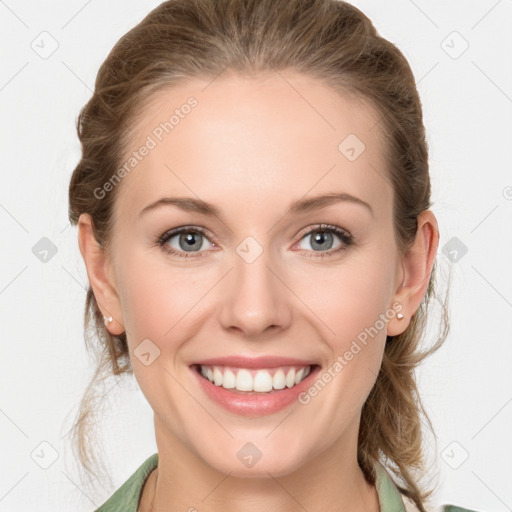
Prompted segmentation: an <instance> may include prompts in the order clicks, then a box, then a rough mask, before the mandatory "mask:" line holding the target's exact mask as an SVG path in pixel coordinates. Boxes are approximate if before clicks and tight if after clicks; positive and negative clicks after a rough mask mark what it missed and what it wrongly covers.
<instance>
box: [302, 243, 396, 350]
mask: <svg viewBox="0 0 512 512" xmlns="http://www.w3.org/2000/svg"><path fill="white" fill-rule="evenodd" d="M366 254H370V251H368V252H367V253H366ZM393 265H394V263H393V261H392V259H391V258H376V257H375V256H372V255H371V254H370V256H369V257H367V256H366V255H365V254H360V255H355V256H354V257H351V258H350V260H348V259H347V261H346V262H341V263H340V264H339V265H336V266H334V265H333V266H329V268H320V267H318V268H315V269H311V270H310V271H309V272H308V277H307V279H304V277H302V278H301V277H299V275H297V276H296V278H295V280H294V282H296V283H298V288H297V294H298V295H299V296H300V297H301V298H302V299H303V301H304V303H305V304H306V306H307V307H308V308H310V310H311V311H312V312H313V313H314V314H315V316H316V317H317V320H316V322H315V323H316V324H318V323H319V321H320V323H321V324H323V325H324V328H323V329H324V332H325V333H326V339H328V340H331V345H332V348H333V350H334V351H336V353H339V352H340V351H345V350H346V346H347V344H348V345H350V342H351V340H353V339H355V338H357V336H358V335H359V334H360V333H362V332H365V329H370V328H371V327H373V326H375V325H376V328H377V329H378V330H379V331H382V332H383V335H384V337H385V334H386V328H385V325H384V326H383V325H382V321H378V320H379V318H380V315H381V314H383V313H385V312H386V311H387V310H388V309H389V307H390V300H391V298H392V283H393V277H394V274H393V269H394V267H393Z"/></svg>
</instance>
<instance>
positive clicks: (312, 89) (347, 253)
mask: <svg viewBox="0 0 512 512" xmlns="http://www.w3.org/2000/svg"><path fill="white" fill-rule="evenodd" d="M285 78H286V79H285ZM292 85H293V88H292ZM190 97H193V98H194V100H189V98H190ZM187 104H188V105H189V107H185V105H187ZM175 111H177V112H175ZM173 113H175V114H176V115H175V117H174V119H172V120H171V121H170V122H169V119H170V117H171V115H172V114H173ZM165 122H168V124H167V125H166V124H165ZM161 123H162V124H161ZM379 127H380V125H379V124H378V116H377V114H376V113H375V112H374V111H373V110H372V109H371V108H370V106H369V105H367V104H366V103H364V102H363V101H361V100H356V99H354V98H349V97H342V96H340V95H339V94H337V93H336V92H335V91H333V90H331V89H330V88H329V87H328V86H326V85H324V84H322V83H321V82H319V81H316V80H315V79H313V78H309V77H306V76H302V75H299V74H292V73H288V74H282V75H281V76H280V75H275V74H273V75H265V76H263V75H262V76H259V77H256V78H255V77H251V78H248V77H240V76H236V75H234V74H229V75H228V74H224V75H222V76H221V77H218V78H217V79H216V80H214V81H213V82H211V83H208V82H206V81H201V80H196V81H188V82H187V83H186V84H185V83H184V84H183V85H180V86H179V87H175V88H173V89H169V90H167V91H161V92H159V93H158V94H157V95H155V96H154V97H153V98H152V101H151V103H150V104H149V105H148V106H147V107H146V108H145V109H144V113H143V115H141V116H140V117H139V118H138V119H137V120H136V122H135V123H134V125H133V129H134V132H133V137H132V140H131V144H130V150H129V151H128V152H127V154H126V155H125V156H126V160H127V161H128V158H130V156H133V153H132V152H133V151H137V152H138V156H136V157H135V158H136V164H135V165H133V167H132V168H131V170H130V171H129V172H126V175H125V176H124V177H123V179H122V181H121V183H119V184H118V185H116V186H117V187H119V189H118V190H117V192H118V196H117V199H116V203H115V211H114V224H113V225H114V236H113V239H112V242H113V243H112V249H111V253H110V259H109V269H110V273H111V276H112V282H113V283H114V285H115V288H116V292H117V296H118V306H112V309H114V310H115V308H116V307H118V308H119V309H118V312H117V310H116V313H115V315H114V316H115V318H116V321H118V323H119V324H120V325H122V329H121V331H122V330H126V332H127V336H128V344H129V349H130V357H131V360H132V365H133V369H134V374H135V377H136V379H137V381H138V383H139V385H140V387H141V390H142V392H143V393H144V395H145V396H146V398H147V400H148V402H149V404H150V405H151V407H152V408H153V410H154V413H155V426H156V430H157V431H156V435H157V441H161V442H162V443H166V444H167V446H169V447H173V448H176V450H177V447H178V446H179V447H180V449H181V452H180V453H187V454H189V456H190V457H193V458H194V459H195V460H197V461H200V462H201V463H205V464H207V465H208V466H210V467H212V468H215V469H217V470H219V471H223V472H231V473H232V474H233V475H241V476H244V475H245V476H248V475H250V476H257V475H266V474H267V472H271V473H272V474H273V475H276V476H278V475H285V474H288V473H291V472H293V471H294V470H297V469H298V468H300V467H301V466H303V465H305V464H307V463H311V464H313V463H314V461H318V460H320V458H321V456H322V454H325V453H335V452H337V451H338V452H340V453H346V450H351V453H352V454H355V450H356V446H357V432H358V426H359V419H360V415H361V408H362V406H363V403H364V401H365V399H366V397H367V396H368V394H369V392H370V390H371V388H372V386H373V384H374V382H375V379H376V376H377V374H378V371H379V367H380V364H381V360H382V355H383V350H384V346H385V341H386V334H388V333H390V325H395V323H396V318H395V316H396V311H395V310H394V309H393V303H394V302H395V299H396V297H395V291H396V289H397V288H398V285H399V283H400V281H401V279H402V277H403V275H402V273H401V266H400V258H399V255H398V253H397V246H396V239H395V235H394V229H393V222H392V207H393V190H392V188H391V187H390V185H389V183H388V181H387V179H386V178H387V170H386V169H385V162H384V157H383V155H384V144H383V141H382V140H381V136H380V132H379ZM347 137H348V138H347ZM362 144H364V146H363V145H362ZM144 145H145V146H146V148H148V149H147V151H144V150H140V148H141V147H142V146H144ZM143 153H144V155H142V154H143ZM134 162H135V161H132V164H133V163H134ZM127 168H128V167H127ZM107 193H108V192H107ZM322 196H327V197H328V199H325V197H324V199H323V200H320V199H318V198H320V197H322ZM336 196H337V197H336ZM165 198H167V199H168V200H166V201H161V202H159V203H157V204H156V205H155V202H157V201H159V200H161V199H165ZM176 199H180V200H182V203H181V206H180V203H179V202H178V201H176ZM185 199H187V201H185ZM205 203H207V205H206V206H205ZM212 212H214V213H212ZM116 315H117V316H116ZM386 315H387V316H386ZM383 318H384V320H388V321H387V322H386V321H383ZM364 333H366V335H365V334H364ZM369 333H370V334H369ZM390 334H391V333H390ZM393 334H394V333H393ZM363 340H365V341H363ZM336 362H338V364H336ZM201 363H203V365H202V371H203V373H204V374H205V375H206V377H204V376H202V375H201V366H200V365H201ZM215 367H217V368H215ZM293 369H294V370H295V371H296V373H295V375H293V374H292V373H291V371H292V370H293ZM265 370H266V371H265ZM301 370H304V371H302V372H301ZM209 373H210V378H212V379H213V380H214V382H213V383H211V382H209V380H208V374H209ZM290 375H292V376H290ZM295 382H299V383H298V384H297V385H293V384H294V383H295ZM283 383H284V388H283ZM251 385H252V386H254V385H256V388H257V389H258V391H252V392H249V391H248V389H250V386H251ZM233 386H236V387H235V388H234V389H233ZM269 386H275V387H276V388H281V389H274V388H272V389H273V391H268V389H269ZM288 386H292V387H288ZM237 388H240V389H237ZM252 389H253V388H252ZM244 390H245V391H244ZM315 390H316V391H315ZM247 443H251V444H247ZM176 453H177V452H176ZM259 456H261V459H260V460H258V461H257V463H256V464H254V467H250V464H251V463H250V462H248V461H249V460H250V457H253V458H254V457H256V459H257V458H258V457H259ZM251 460H252V459H251Z"/></svg>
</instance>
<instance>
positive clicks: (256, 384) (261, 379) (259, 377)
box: [253, 370, 272, 392]
mask: <svg viewBox="0 0 512 512" xmlns="http://www.w3.org/2000/svg"><path fill="white" fill-rule="evenodd" d="M253 390H254V391H262V392H263V391H271V390H272V375H270V373H268V372H265V371H261V370H260V371H258V373H257V374H256V376H255V377H254V381H253Z"/></svg>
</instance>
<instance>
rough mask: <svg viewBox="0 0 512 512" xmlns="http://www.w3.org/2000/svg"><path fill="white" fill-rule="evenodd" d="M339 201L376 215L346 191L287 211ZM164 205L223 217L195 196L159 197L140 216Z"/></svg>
mask: <svg viewBox="0 0 512 512" xmlns="http://www.w3.org/2000/svg"><path fill="white" fill-rule="evenodd" d="M338 202H349V203H353V204H358V205H361V206H364V207H365V208H366V209H368V210H369V212H370V213H371V215H372V217H373V215H374V214H373V210H372V207H371V206H370V205H369V204H368V203H367V202H366V201H363V200H362V199H359V198H358V197H355V196H352V195H350V194H347V193H345V192H343V193H329V194H322V195H319V196H314V197H310V198H307V199H299V200H298V201H295V202H294V203H292V204H291V206H290V208H289V209H288V212H287V213H289V214H292V215H293V214H299V213H307V212H310V211H312V210H316V209H319V208H325V207H327V206H330V205H331V204H334V203H338ZM162 206H176V207H178V208H180V209H182V210H185V211H188V212H196V213H201V214H203V215H207V216H211V217H219V218H222V217H221V212H220V210H219V209H218V208H217V207H216V206H214V205H213V204H210V203H207V202H205V201H203V200H201V199H195V198H193V197H162V198H161V199H158V200H157V201H154V202H153V203H150V204H148V205H147V206H145V207H144V208H143V209H142V210H141V211H140V212H139V218H140V217H141V216H142V215H144V214H146V213H147V212H149V211H151V210H154V209H155V208H159V207H162Z"/></svg>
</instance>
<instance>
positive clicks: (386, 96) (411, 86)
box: [69, 0, 449, 511]
mask: <svg viewBox="0 0 512 512" xmlns="http://www.w3.org/2000/svg"><path fill="white" fill-rule="evenodd" d="M226 69H230V70H233V71H235V72H237V73H240V74H243V73H245V74H250V73H262V72H266V71H272V70H283V69H292V70H295V71H298V72H300V73H303V74H305V75H308V76H310V77H313V78H317V79H320V80H322V81H324V83H327V84H328V85H330V86H332V87H333V88H334V89H335V90H337V91H339V92H340V94H350V95H354V96H355V97H359V98H363V99H365V100H367V101H369V102H370V103H371V104H372V105H373V107H374V108H375V110H376V111H377V112H378V114H379V116H380V121H379V128H380V130H381V133H382V135H383V136H384V137H385V140H386V155H385V156H386V162H387V168H388V169H387V174H388V176H389V181H390V183H391V184H392V186H393V189H394V214H393V215H394V225H395V233H396V240H397V244H398V247H399V250H400V251H401V253H402V254H403V253H404V252H405V251H406V250H407V248H408V247H410V245H411V243H412V242H413V240H414V238H415V235H416V231H417V217H418V215H419V214H420V213H421V212H422V211H424V210H426V209H429V208H430V207H431V200H430V178H429V171H428V149H427V143H426V140H425V129H424V126H423V120H422V107H421V103H420V99H419V96H418V92H417V90H416V85H415V81H414V76H413V73H412V71H411V69H410V67H409V64H408V62H407V60H406V59H405V57H404V56H403V55H402V53H401V52H400V51H399V50H398V48H397V47H396V46H394V45H393V44H392V43H390V42H389V41H387V40H386V39H384V38H382V37H380V36H379V35H378V34H377V31H376V30H375V28H374V26H373V25H372V23H371V21H370V20H369V19H368V18H367V17H366V16H365V15H364V14H363V13H362V12H361V11H359V10H358V9H357V8H355V7H353V6H351V5H350V4H348V3H346V2H341V1H337V0H169V1H167V2H164V3H162V4H161V5H159V6H158V7H157V8H155V9H154V10H153V11H151V12H150V13H149V14H148V15H147V16H146V17H145V18H144V19H143V20H142V21H141V22H140V23H139V24H138V25H137V26H135V27H134V28H133V29H132V30H130V31H129V32H128V33H127V34H125V35H124V36H123V37H122V38H121V39H120V40H119V41H118V42H117V44H116V45H115V46H114V48H113V49H112V51H111V52H110V54H109V55H108V57H107V59H106V60H105V62H104V63H103V64H102V66H101V68H100V70H99V72H98V75H97V79H96V83H95V89H94V93H93V96H92V98H91V99H90V100H89V102H88V103H87V104H86V105H85V106H84V108H83V109H82V110H81V112H80V115H79V117H78V121H77V132H78V137H79V139H80V141H81V144H82V157H81V160H80V161H79V163H78V165H77V166H76V168H75V170H74V172H73V176H72V178H71V182H70V186H69V219H70V221H71V223H72V224H75V225H76V224H77V221H78V218H79V216H80V214H81V213H89V214H90V215H91V217H92V219H93V225H94V234H95V237H96V239H97V241H98V242H99V243H100V244H101V245H102V246H103V247H105V248H108V243H109V241H110V240H111V233H112V224H111V222H112V208H113V205H114V202H115V198H116V195H117V193H118V192H119V186H118V187H115V188H114V189H113V190H112V191H111V192H109V193H108V194H107V195H106V196H105V197H102V198H101V199H98V198H97V197H96V196H95V194H94V191H95V189H97V188H101V187H102V186H103V185H104V184H105V182H106V181H107V180H108V179H109V178H110V177H111V176H113V175H114V174H115V172H116V170H117V169H118V168H119V166H120V165H121V162H122V155H123V152H124V151H125V149H126V147H127V144H128V141H129V137H130V130H129V129H128V128H127V127H128V125H129V123H128V121H129V120H130V126H133V125H134V124H135V123H134V122H133V121H134V120H136V118H137V115H139V114H140V113H141V112H142V106H143V105H144V104H145V102H146V101H148V99H150V98H151V95H152V94H153V93H154V92H156V91H159V90H161V89H163V88H169V87H172V85H174V84H177V83H178V82H182V81H186V80H187V79H188V78H192V77H194V78H209V79H212V78H214V77H216V76H217V75H219V74H220V73H221V72H222V71H224V70H226ZM436 269H437V262H436V264H435V265H434V268H433V271H432V274H431V276H430V281H429V284H428V288H427V292H426V294H425V297H424V298H423V301H422V303H421V305H420V307H419V308H418V310H417V311H416V312H415V314H414V315H413V317H412V319H411V322H410V325H409V326H408V328H407V329H406V330H405V332H403V333H402V334H400V335H398V336H394V337H390V336H388V339H387V343H386V348H385V352H384V358H383V362H382V366H381V369H380V372H379V375H378V376H377V380H376V383H375V385H374V387H373V389H372V391H371V392H370V394H369V396H368V398H367V400H366V402H365V404H364V406H363V409H362V416H361V424H360V432H359V446H358V461H359V464H360V466H361V468H362V470H363V471H364V474H365V476H366V478H367V479H368V481H369V482H370V483H372V484H373V483H374V482H375V473H374V463H375V461H377V460H381V461H382V462H384V463H385V464H387V466H388V467H389V469H391V470H392V471H393V473H394V474H395V475H396V477H397V478H398V479H399V480H400V486H401V489H402V491H403V492H404V493H405V494H407V495H408V496H409V497H410V498H411V499H412V500H414V502H415V503H416V505H417V506H418V507H419V509H420V510H422V511H423V510H424V500H425V499H426V498H427V497H428V496H429V495H430V494H431V493H432V490H430V491H427V490H426V489H422V488H420V486H419V483H418V482H419V475H424V473H425V471H424V465H425V461H424V453H423V444H424V438H423V436H422V417H424V418H425V419H426V421H427V422H428V424H429V426H430V428H432V426H431V424H430V421H429V419H428V416H427V414H426V412H425V410H424V409H423V405H422V403H421V400H420V397H419V396H418V392H417V386H416V381H415V375H414V370H415V368H416V367H417V366H418V365H419V364H420V363H421V362H422V361H423V359H424V358H425V357H427V356H428V355H430V354H432V353H433V352H434V351H435V350H437V349H438V348H439V347H440V346H441V344H442V343H443V342H444V339H445V338H446V335H447V333H448V328H449V322H448V314H447V307H446V304H447V302H446V300H445V301H444V302H441V301H440V302H439V303H440V304H441V306H442V310H441V316H440V322H439V323H440V325H441V329H440V331H439V333H438V336H437V341H436V343H435V344H433V345H432V346H431V347H430V348H429V349H425V350H421V349H420V344H421V339H422V335H423V333H424V331H425V328H426V320H427V317H429V316H430V314H431V308H432V303H433V299H434V298H437V296H436V292H435V290H436V286H437V285H435V275H436ZM91 321H92V326H91ZM84 325H85V329H86V343H87V344H88V348H90V349H93V352H94V353H95V354H96V356H97V365H96V372H95V374H94V376H93V378H92V380H91V383H90V384H89V387H88V388H87V389H86V391H85V393H84V395H83V397H82V401H81V403H80V410H79V413H78V416H77V421H76V425H75V427H74V430H73V436H74V443H75V444H74V446H75V448H77V450H78V456H79V459H80V461H81V462H82V464H83V466H84V467H85V468H86V469H87V471H88V472H89V473H91V474H95V473H94V469H93V468H94V466H95V465H96V464H97V461H96V460H95V458H94V455H93V449H92V446H90V442H89V437H90V435H91V427H92V426H93V420H92V418H93V413H94V407H93V405H94V404H93V402H94V401H95V400H96V399H97V397H98V393H96V395H95V394H94V389H95V386H96V385H97V384H98V382H100V381H103V380H104V379H106V378H107V377H109V376H112V375H121V374H130V373H131V372H132V369H131V365H130V359H129V355H128V349H127V343H126V333H123V334H122V335H119V336H113V335H111V334H110V333H109V332H108V330H107V329H106V328H105V326H104V323H103V316H102V314H101V312H100V310H99V308H98V304H97V302H96V299H95V297H94V294H93V292H92V290H91V288H90V287H89V289H88V291H87V298H86V304H85V318H84ZM91 327H92V328H93V333H92V336H90V333H89V329H90V328H91ZM92 342H95V344H94V346H93V343H92Z"/></svg>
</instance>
